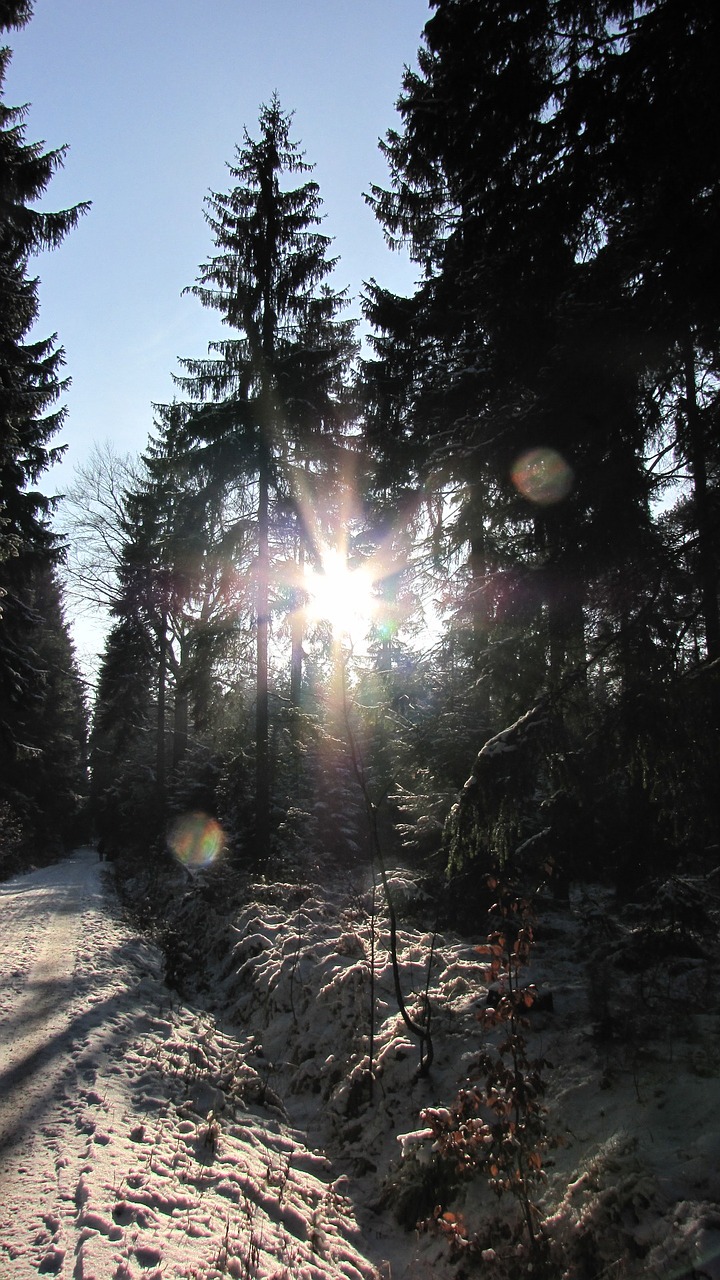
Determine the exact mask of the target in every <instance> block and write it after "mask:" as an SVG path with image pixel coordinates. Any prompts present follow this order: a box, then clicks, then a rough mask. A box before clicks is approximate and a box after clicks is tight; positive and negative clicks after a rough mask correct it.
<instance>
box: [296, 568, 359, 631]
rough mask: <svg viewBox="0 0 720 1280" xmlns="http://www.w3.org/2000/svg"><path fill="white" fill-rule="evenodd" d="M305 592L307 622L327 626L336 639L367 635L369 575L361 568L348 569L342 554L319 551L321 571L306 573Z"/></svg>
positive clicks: (308, 571)
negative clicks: (320, 622)
mask: <svg viewBox="0 0 720 1280" xmlns="http://www.w3.org/2000/svg"><path fill="white" fill-rule="evenodd" d="M305 590H306V593H307V597H308V617H310V618H311V619H314V620H315V621H320V620H325V621H327V622H329V623H330V625H331V627H332V629H333V631H334V632H335V634H336V635H353V634H357V633H359V632H366V631H367V629H368V626H369V622H370V618H371V617H372V613H373V608H374V603H373V579H372V574H371V573H370V571H369V570H368V569H367V568H366V567H364V566H361V567H360V568H358V569H351V568H350V567H349V565H348V563H347V560H346V557H345V554H344V552H343V551H341V550H338V549H337V548H327V549H326V550H325V551H323V553H322V570H321V572H318V571H317V570H315V569H308V570H307V572H306V577H305Z"/></svg>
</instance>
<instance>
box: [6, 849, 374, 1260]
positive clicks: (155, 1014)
mask: <svg viewBox="0 0 720 1280" xmlns="http://www.w3.org/2000/svg"><path fill="white" fill-rule="evenodd" d="M248 1073H249V1074H250V1076H252V1077H254V1075H255V1073H254V1072H251V1071H250V1069H249V1068H246V1067H245V1066H244V1063H243V1058H242V1053H241V1050H240V1046H239V1045H238V1043H237V1042H236V1041H234V1040H233V1039H232V1037H231V1036H229V1035H228V1034H227V1033H226V1032H220V1031H219V1030H218V1028H217V1027H216V1025H215V1023H214V1021H213V1019H212V1018H211V1016H210V1015H209V1014H206V1013H205V1012H204V1011H202V1010H198V1009H192V1008H190V1007H188V1006H184V1005H181V1004H179V1003H178V1001H177V998H176V997H175V996H173V995H171V993H170V992H169V991H168V989H167V987H166V986H165V983H164V981H163V974H162V961H161V957H160V954H159V952H158V951H157V949H156V948H154V947H153V946H151V945H150V944H149V943H148V942H146V941H145V940H144V939H142V938H141V937H139V936H138V935H137V934H135V933H133V931H132V930H131V929H130V928H129V927H128V926H127V925H126V924H125V923H124V922H123V921H122V920H121V919H120V918H119V916H118V913H117V904H116V900H115V896H114V894H113V892H112V890H111V888H110V887H109V886H108V887H106V886H105V885H104V883H103V876H102V871H101V867H100V865H99V864H98V859H97V854H96V853H95V851H94V850H91V849H79V850H77V851H76V853H75V854H73V856H72V857H70V858H68V859H66V860H65V861H64V862H61V863H59V864H57V865H55V866H52V867H47V868H43V869H42V870H40V871H34V872H31V873H30V874H27V875H25V876H20V877H17V878H16V879H14V880H12V881H10V882H8V883H6V884H2V885H0V1280H35V1277H37V1276H39V1275H54V1276H58V1277H60V1280H168V1278H169V1277H178V1278H179V1277H183V1278H186V1280H215V1278H216V1277H217V1278H218V1280H220V1277H226V1276H230V1277H245V1276H250V1275H252V1276H253V1277H254V1278H255V1280H270V1277H273V1278H277V1277H282V1278H283V1280H291V1278H292V1280H325V1278H327V1280H330V1278H332V1280H336V1278H337V1280H341V1278H344V1280H374V1278H375V1277H377V1274H378V1273H377V1271H376V1269H375V1268H374V1267H373V1265H372V1264H371V1263H370V1262H369V1261H368V1260H367V1259H366V1257H365V1256H364V1255H363V1254H362V1253H361V1252H360V1251H359V1250H358V1248H357V1240H358V1227H357V1223H356V1222H355V1219H354V1215H353V1213H352V1210H351V1206H350V1204H349V1202H346V1201H345V1199H344V1198H343V1196H342V1195H341V1194H340V1193H339V1192H338V1191H337V1189H336V1187H335V1184H334V1182H333V1181H332V1180H331V1174H332V1168H331V1165H330V1162H329V1161H328V1160H327V1158H326V1157H325V1156H324V1155H323V1154H322V1153H320V1152H315V1151H313V1150H311V1149H309V1147H308V1145H307V1139H306V1137H305V1135H304V1134H303V1133H301V1132H299V1131H297V1130H294V1129H291V1128H290V1127H289V1126H288V1125H286V1124H284V1123H282V1122H281V1121H279V1120H278V1118H277V1117H276V1116H273V1115H269V1114H268V1113H267V1112H266V1111H264V1110H263V1108H262V1107H260V1108H259V1109H257V1108H255V1109H249V1108H248V1106H247V1104H246V1103H245V1100H244V1097H243V1093H242V1088H241V1082H242V1079H243V1078H245V1077H246V1076H248Z"/></svg>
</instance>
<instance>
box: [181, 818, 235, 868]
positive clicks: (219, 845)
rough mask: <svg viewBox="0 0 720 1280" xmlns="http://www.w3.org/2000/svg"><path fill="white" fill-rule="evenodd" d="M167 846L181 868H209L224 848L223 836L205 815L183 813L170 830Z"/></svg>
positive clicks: (214, 823) (218, 824) (211, 819)
mask: <svg viewBox="0 0 720 1280" xmlns="http://www.w3.org/2000/svg"><path fill="white" fill-rule="evenodd" d="M168 844H169V846H170V848H171V849H172V851H173V853H174V854H175V857H176V858H177V860H178V862H182V864H183V866H185V867H196V868H197V867H209V866H210V864H211V863H213V862H214V861H215V859H216V858H218V857H219V856H220V854H221V853H222V851H223V849H224V848H225V834H224V832H223V829H222V827H221V826H220V823H219V822H216V821H215V819H214V818H210V817H208V815H207V814H206V813H200V812H195V813H185V814H183V816H182V817H181V818H178V819H177V821H176V822H174V823H173V825H172V827H171V828H170V831H169V832H168Z"/></svg>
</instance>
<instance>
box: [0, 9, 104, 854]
mask: <svg viewBox="0 0 720 1280" xmlns="http://www.w3.org/2000/svg"><path fill="white" fill-rule="evenodd" d="M31 12H32V6H31V5H30V4H29V3H22V2H21V0H2V2H1V3H0V35H2V33H3V32H5V31H7V30H8V29H9V28H11V27H20V26H23V25H24V24H25V23H26V22H27V21H28V20H29V18H30V16H31ZM9 59H10V50H9V49H8V48H7V47H3V48H0V95H1V93H2V86H3V81H4V77H5V73H6V69H7V66H8V62H9ZM26 116H27V108H26V107H12V106H7V105H6V104H5V102H4V101H3V100H2V97H1V96H0V611H1V612H2V620H1V622H0V776H1V777H2V783H1V784H0V785H2V787H3V788H4V789H5V788H7V789H8V791H13V793H14V794H15V796H16V799H17V797H18V796H21V795H22V794H25V795H28V794H32V795H35V794H36V790H37V789H36V787H35V783H34V782H33V777H34V776H36V775H35V774H34V772H33V769H34V766H32V765H31V764H30V763H29V762H30V761H33V760H34V761H35V762H36V766H37V777H39V776H40V774H41V773H42V771H43V770H44V769H45V767H46V765H47V763H48V761H49V759H50V757H51V755H52V751H53V747H52V743H51V742H50V741H49V740H46V742H45V745H44V746H42V745H41V743H40V742H38V741H35V740H34V739H33V737H32V735H31V734H30V735H29V733H28V720H27V715H28V707H29V706H35V707H38V706H42V705H44V704H45V702H46V699H47V697H48V696H49V695H48V685H47V679H48V676H47V670H46V664H45V659H44V656H43V653H44V650H45V631H44V626H45V621H44V620H43V618H42V616H41V615H40V614H39V613H38V609H37V591H38V584H39V583H40V582H46V583H48V582H49V581H50V578H49V577H48V575H49V574H50V572H51V566H52V565H53V564H54V563H56V562H57V561H58V559H59V556H60V548H59V545H58V541H57V539H56V538H55V536H54V534H53V532H52V530H51V527H50V522H49V517H50V514H51V509H52V502H51V500H50V499H49V498H47V497H46V496H45V495H44V494H42V493H41V492H40V491H39V490H38V489H37V488H36V485H37V481H38V479H39V477H40V476H41V475H42V473H43V472H44V471H45V470H46V469H47V468H48V467H49V466H50V465H51V464H52V462H53V461H54V460H55V459H56V458H57V456H58V454H59V453H60V452H61V449H60V448H58V447H56V446H53V445H52V443H51V441H52V438H53V436H54V435H55V434H56V432H57V430H58V428H59V427H60V424H61V422H62V417H63V411H62V410H61V409H60V410H58V409H57V408H55V405H56V402H57V400H58V397H59V396H60V394H61V392H62V390H63V387H64V386H65V385H66V383H65V382H64V380H63V377H62V373H61V370H62V365H63V361H64V357H63V352H62V349H61V348H60V347H58V346H57V344H56V340H55V336H52V337H50V338H35V337H31V336H30V331H31V329H32V327H33V325H34V323H35V321H36V319H37V316H38V308H39V299H38V281H37V279H35V278H34V277H33V276H32V274H31V272H30V261H31V258H32V256H33V255H34V254H36V253H38V252H39V251H40V250H42V249H48V248H54V247H55V246H57V245H58V244H59V243H60V241H61V240H62V239H63V237H64V236H65V235H66V233H67V232H68V231H70V230H71V228H72V227H74V226H75V224H76V223H77V221H78V218H79V216H80V214H81V213H82V212H84V211H85V209H86V208H87V205H77V206H75V207H74V208H72V209H67V210H65V211H64V212H61V213H45V212H41V211H40V210H38V209H37V208H36V207H35V202H36V201H37V200H38V199H39V198H40V197H41V196H42V195H43V193H44V192H45V189H46V187H47V186H48V184H49V182H50V180H51V178H52V176H53V173H54V172H55V170H56V169H57V168H58V166H59V165H60V164H62V160H63V156H64V148H60V149H59V150H56V151H47V152H46V151H44V150H43V146H42V144H41V143H28V142H27V141H26V139H25V128H26V123H25V122H26ZM48 592H49V594H48V608H49V609H52V610H53V611H54V615H55V616H54V621H52V622H51V621H50V620H48V622H47V625H48V626H55V629H56V631H57V632H58V634H59V632H60V631H62V628H63V627H64V623H63V622H62V620H61V619H60V617H59V616H58V610H59V608H60V605H59V600H58V599H56V598H55V597H52V599H51V596H52V592H51V591H50V588H49V587H48ZM68 643H69V642H68ZM65 657H66V658H67V662H66V663H65V665H66V666H67V665H68V664H69V661H70V659H69V656H68V655H65ZM63 732H64V730H63ZM31 775H32V776H31ZM44 776H45V777H46V778H47V774H44ZM21 778H22V779H23V781H22V782H21V781H20V779H21ZM23 788H29V792H28V791H27V790H23ZM41 790H42V789H40V791H41ZM60 790H61V792H62V794H65V788H64V785H63V786H61V788H60ZM40 791H37V794H40ZM18 802H20V801H18ZM32 811H33V805H32V804H29V806H28V815H27V821H28V824H29V826H28V832H29V833H31V832H32V830H33V826H34V823H33V819H32ZM41 826H43V824H42V822H40V825H39V826H38V828H37V830H38V834H40V827H41ZM43 830H47V827H46V826H45V827H43Z"/></svg>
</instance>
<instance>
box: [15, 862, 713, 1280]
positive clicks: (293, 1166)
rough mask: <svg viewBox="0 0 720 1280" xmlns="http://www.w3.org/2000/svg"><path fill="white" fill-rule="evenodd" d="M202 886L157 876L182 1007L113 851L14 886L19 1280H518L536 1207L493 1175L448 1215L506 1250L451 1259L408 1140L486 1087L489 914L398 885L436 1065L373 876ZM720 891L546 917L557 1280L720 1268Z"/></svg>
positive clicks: (546, 1198)
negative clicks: (627, 908)
mask: <svg viewBox="0 0 720 1280" xmlns="http://www.w3.org/2000/svg"><path fill="white" fill-rule="evenodd" d="M184 883H185V882H183V881H181V880H179V879H178V881H177V882H176V883H175V884H174V885H173V883H172V880H171V879H170V880H168V881H166V882H165V883H164V884H163V881H161V880H158V881H157V882H156V891H157V892H160V893H162V894H163V895H165V896H167V898H168V902H167V935H166V947H167V955H168V972H169V974H170V976H171V977H172V979H173V981H174V982H176V983H177V984H178V985H179V986H180V987H181V988H182V990H183V998H182V1000H181V999H180V997H179V996H178V995H177V994H176V993H175V992H174V991H171V990H170V989H169V988H168V986H167V985H166V984H165V982H164V981H163V960H162V957H161V954H160V952H159V951H158V950H157V949H156V948H155V947H153V946H152V945H150V944H149V943H148V942H146V941H143V940H142V939H141V938H139V937H138V936H137V935H136V934H135V933H133V931H132V930H131V929H130V928H129V927H128V925H127V924H125V923H123V922H122V920H121V918H120V916H119V914H118V910H117V904H116V902H115V898H114V895H113V893H112V890H111V889H110V888H109V887H107V886H106V885H105V884H104V883H103V879H102V875H101V869H100V868H99V866H98V864H97V861H96V855H95V854H94V853H92V851H89V850H84V851H79V852H78V854H76V855H75V857H74V858H72V859H70V860H68V861H67V862H64V863H62V864H60V865H59V866H55V867H51V868H48V869H46V870H43V871H40V872H34V873H32V874H30V875H27V876H25V877H22V878H19V879H17V880H15V881H13V882H11V883H9V884H6V885H2V886H0V981H2V983H3V986H2V991H1V993H0V1205H1V1207H0V1277H2V1280H5V1278H6V1277H8V1278H12V1277H18V1278H19V1280H24V1278H26V1277H34V1276H37V1275H38V1274H40V1275H42V1274H50V1275H58V1276H62V1277H65V1278H66V1280H70V1278H72V1280H140V1277H150V1278H158V1277H160V1276H162V1277H177V1278H178V1280H179V1278H181V1277H187V1278H188V1280H189V1278H190V1277H196V1278H197V1280H215V1277H222V1276H235V1277H246V1278H247V1280H291V1278H292V1280H296V1278H297V1280H323V1278H325V1277H328V1278H330V1277H334V1278H337V1280H341V1278H343V1277H346V1278H347V1280H360V1278H361V1277H362V1278H366V1280H371V1278H373V1280H426V1278H429V1277H430V1276H432V1277H433V1278H434V1280H449V1278H450V1277H459V1276H461V1275H465V1276H468V1275H471V1274H476V1273H477V1274H482V1275H493V1274H494V1275H495V1276H497V1277H498V1278H499V1277H501V1276H506V1275H508V1274H517V1273H518V1261H519V1258H518V1254H517V1250H516V1244H517V1239H518V1237H517V1236H514V1235H513V1234H512V1232H506V1230H505V1226H504V1225H503V1224H507V1223H508V1222H512V1220H513V1215H514V1214H515V1215H517V1209H516V1206H514V1205H513V1203H512V1201H511V1203H509V1204H506V1200H505V1198H503V1199H501V1200H497V1199H496V1198H495V1197H494V1196H493V1195H491V1193H490V1192H489V1191H488V1189H487V1187H486V1186H485V1185H484V1183H483V1182H482V1181H481V1180H476V1181H475V1182H474V1183H472V1184H468V1185H466V1186H460V1187H459V1188H458V1189H457V1190H456V1191H455V1192H453V1199H452V1200H451V1201H450V1202H448V1203H451V1204H452V1207H453V1210H454V1211H457V1212H458V1213H462V1214H463V1215H464V1217H465V1220H466V1221H467V1223H468V1228H469V1230H470V1234H471V1236H472V1235H473V1233H475V1239H476V1240H477V1241H479V1242H480V1243H483V1242H484V1243H485V1244H487V1243H488V1242H489V1240H490V1237H492V1239H493V1240H494V1242H495V1248H494V1251H490V1252H488V1250H487V1249H485V1251H484V1252H485V1257H484V1258H483V1257H482V1252H483V1250H482V1249H480V1248H479V1247H478V1250H477V1254H476V1255H474V1254H473V1255H471V1253H470V1251H469V1250H467V1249H465V1250H464V1252H462V1253H461V1256H460V1258H459V1259H458V1258H455V1259H453V1258H452V1257H451V1255H450V1253H449V1250H448V1247H447V1244H446V1243H445V1242H444V1241H443V1240H442V1239H440V1238H438V1236H437V1234H436V1233H434V1232H433V1231H432V1230H417V1229H416V1228H415V1221H416V1219H417V1218H418V1217H420V1218H430V1219H432V1213H433V1208H434V1206H435V1201H434V1197H435V1195H436V1194H437V1198H438V1199H439V1198H440V1196H441V1192H440V1190H439V1189H437V1191H436V1187H435V1184H434V1182H433V1179H436V1178H437V1170H436V1168H435V1166H434V1164H433V1161H434V1156H433V1152H432V1150H431V1144H430V1143H429V1142H427V1141H423V1140H422V1138H420V1139H418V1140H415V1139H412V1138H410V1139H405V1141H403V1142H399V1141H398V1136H399V1135H405V1134H409V1133H413V1132H415V1131H418V1130H422V1128H423V1127H424V1126H423V1121H422V1120H421V1112H422V1110H423V1108H425V1107H442V1106H447V1105H448V1104H449V1103H451V1102H452V1099H453V1098H454V1096H455V1094H456V1093H457V1090H458V1088H459V1087H460V1086H461V1085H463V1084H464V1083H467V1077H468V1074H472V1070H473V1065H474V1062H475V1057H476V1054H477V1050H478V1047H479V1044H480V1037H481V1031H480V1027H479V1024H478V1021H477V1017H476V1015H477V1011H478V1007H479V1005H480V1004H482V1002H483V1001H484V996H485V985H484V983H483V978H482V972H481V965H482V964H483V963H484V961H483V960H482V959H481V958H479V957H478V955H476V954H475V952H474V949H473V943H474V942H476V941H482V937H483V929H482V925H481V924H479V929H478V935H479V936H478V938H477V939H462V938H459V937H457V936H454V935H452V934H450V933H447V934H445V935H442V936H433V934H432V933H431V932H429V931H428V929H427V920H428V919H430V918H431V916H432V904H429V903H427V902H424V901H423V897H422V892H421V891H419V890H418V889H417V888H416V886H415V885H414V883H413V879H412V877H411V876H406V875H404V874H403V875H399V874H397V873H396V874H395V875H394V877H393V892H394V895H395V899H396V902H397V904H398V907H399V914H400V916H401V920H402V921H403V923H402V926H401V930H400V959H401V966H400V976H401V982H402V986H403V990H404V992H405V994H406V998H407V1000H408V1004H409V1008H410V1010H411V1012H412V1013H413V1014H414V1015H415V1016H416V1017H420V1016H421V1015H422V1010H423V1008H424V1001H425V996H426V994H427V997H428V998H429V1001H430V1005H431V1007H432V1009H433V1021H432V1028H433V1040H434V1050H435V1060H434V1063H433V1066H432V1069H431V1072H430V1074H429V1076H428V1077H426V1078H418V1075H417V1065H418V1048H417V1044H416V1043H415V1042H414V1041H413V1039H412V1037H411V1036H408V1033H407V1029H406V1027H405V1025H404V1024H403V1022H402V1019H401V1017H400V1015H399V1013H398V1010H397V1005H396V1001H395V995H394V990H393V982H392V975H391V968H390V962H389V954H388V936H387V921H386V920H385V919H384V917H383V915H382V912H381V913H380V915H379V917H378V919H377V922H376V927H375V928H373V924H372V914H373V913H372V901H373V895H372V889H371V887H370V885H369V883H368V882H365V883H363V882H362V880H360V879H355V880H351V879H350V878H349V877H345V878H343V877H340V876H339V875H336V876H335V877H334V879H333V880H332V882H331V881H330V880H329V879H326V882H325V883H324V884H323V885H322V886H321V885H318V884H316V883H315V884H314V883H311V882H308V883H306V884H262V883H261V884H257V885H247V884H246V885H243V886H238V885H237V883H236V882H234V880H233V878H232V877H229V876H224V875H223V873H222V871H221V870H220V871H214V872H209V873H202V874H200V875H199V876H198V877H197V878H196V880H195V882H194V885H193V888H192V890H190V891H188V892H187V893H186V892H184ZM716 883H717V882H716V880H714V879H713V878H712V877H710V878H708V879H707V880H705V881H702V882H701V881H697V882H690V881H681V880H678V881H677V882H676V883H675V884H671V885H670V886H669V887H666V888H665V890H663V891H662V893H659V894H658V903H659V904H660V905H659V906H658V912H659V914H658V915H657V917H656V918H655V919H654V920H653V921H652V929H651V930H650V931H649V932H648V928H647V926H648V923H649V921H648V919H643V918H640V919H638V918H633V916H632V913H628V914H626V915H625V916H624V917H619V916H618V913H617V912H616V911H615V909H614V908H613V906H612V904H611V902H610V900H609V898H608V896H607V895H606V894H605V893H604V892H603V891H602V890H600V889H586V890H583V891H578V892H576V893H575V894H574V897H573V903H572V908H571V909H568V908H560V907H557V906H554V905H553V904H552V903H551V902H549V901H546V902H545V903H544V904H543V906H542V908H541V910H540V912H539V919H538V926H537V938H538V942H537V946H536V948H535V954H534V957H533V962H532V970H531V974H530V976H531V977H532V978H533V979H534V980H535V981H536V982H537V983H539V985H540V986H541V987H547V988H549V989H551V990H552V993H553V1003H554V1008H553V1010H552V1011H548V1012H543V1013H538V1014H534V1015H533V1019H532V1023H531V1028H530V1029H529V1030H528V1033H527V1034H528V1038H529V1041H530V1047H531V1050H532V1052H533V1053H538V1054H540V1055H542V1056H543V1057H545V1058H547V1059H549V1061H550V1062H551V1063H553V1064H554V1065H553V1067H552V1068H547V1071H546V1076H547V1089H548V1091H547V1097H546V1100H547V1104H548V1117H547V1123H548V1129H549V1131H550V1133H551V1134H552V1135H554V1136H555V1137H556V1138H557V1139H558V1140H559V1141H558V1144H557V1145H556V1146H554V1147H553V1149H552V1150H551V1151H550V1152H548V1153H547V1154H546V1157H545V1166H546V1172H547V1182H546V1184H545V1186H544V1187H543V1188H541V1189H540V1196H539V1201H538V1212H539V1219H540V1220H542V1222H543V1223H544V1228H545V1230H546V1232H547V1234H548V1236H549V1238H550V1239H551V1241H552V1266H553V1268H554V1270H553V1271H552V1274H553V1275H556V1276H557V1277H558V1278H560V1277H565V1280H586V1278H587V1280H591V1278H593V1280H594V1278H595V1277H597V1278H598V1280H599V1277H620V1276H622V1277H627V1278H630V1277H633V1278H634V1277H641V1276H657V1277H671V1278H672V1280H680V1278H681V1277H683V1278H685V1280H691V1278H692V1277H696V1278H700V1277H708V1278H709V1280H720V1003H719V1001H718V986H717V978H718V948H717V922H718V918H719V914H720V913H719V908H720V899H719V898H718V893H717V888H716ZM146 887H147V886H146ZM663 893H664V895H665V896H664V898H663ZM668 919H669V920H670V923H669V924H668ZM429 957H431V961H432V963H431V968H430V976H429V980H428V974H427V962H428V958H429ZM371 960H372V964H371ZM373 975H374V983H373V981H371V978H372V976H373ZM371 1034H372V1039H371ZM371 1050H372V1059H373V1067H374V1075H375V1084H374V1088H373V1091H372V1096H370V1093H369V1089H368V1075H367V1069H368V1065H369V1054H370V1051H371ZM403 1151H404V1152H405V1158H404V1159H403V1158H402V1153H403ZM398 1217H400V1218H401V1219H402V1220H403V1222H404V1223H405V1224H406V1227H407V1228H409V1229H406V1228H405V1227H403V1226H402V1225H400V1224H399V1222H398ZM488 1232H489V1233H490V1235H488ZM493 1233H494V1234H493Z"/></svg>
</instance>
